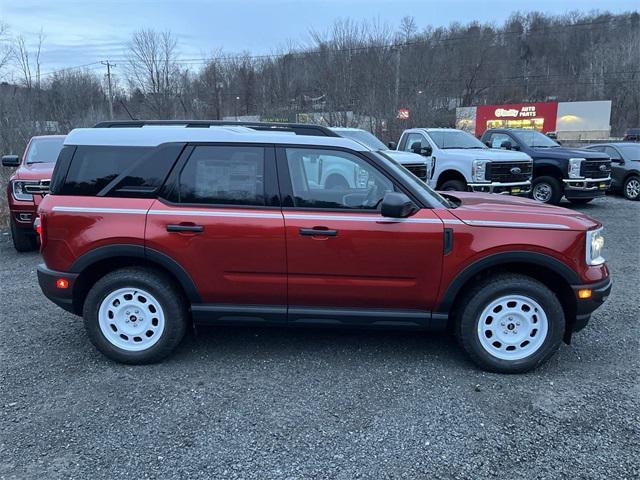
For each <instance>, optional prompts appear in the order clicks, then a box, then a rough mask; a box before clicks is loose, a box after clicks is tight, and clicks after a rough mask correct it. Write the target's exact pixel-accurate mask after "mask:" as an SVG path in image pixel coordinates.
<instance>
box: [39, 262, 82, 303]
mask: <svg viewBox="0 0 640 480" xmlns="http://www.w3.org/2000/svg"><path fill="white" fill-rule="evenodd" d="M78 275H79V274H77V273H68V272H57V271H55V270H51V269H49V268H47V266H46V265H45V264H44V263H41V264H40V265H38V283H39V284H40V289H41V290H42V293H44V295H45V297H47V298H48V299H49V300H51V301H52V302H53V303H55V304H56V305H58V306H59V307H61V308H64V309H65V310H66V311H67V312H71V313H77V312H76V311H75V309H74V305H73V287H74V285H75V283H76V280H77V279H78ZM61 279H64V280H66V281H67V287H66V288H59V287H58V281H59V280H61Z"/></svg>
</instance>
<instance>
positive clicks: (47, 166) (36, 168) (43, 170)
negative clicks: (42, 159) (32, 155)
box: [14, 162, 56, 180]
mask: <svg viewBox="0 0 640 480" xmlns="http://www.w3.org/2000/svg"><path fill="white" fill-rule="evenodd" d="M55 166H56V164H55V162H50V163H49V162H47V163H29V164H27V163H23V164H22V165H20V167H19V168H18V170H16V173H15V177H14V178H15V179H16V180H48V179H50V178H51V175H52V174H53V167H55Z"/></svg>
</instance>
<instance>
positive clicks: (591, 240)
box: [587, 228, 604, 265]
mask: <svg viewBox="0 0 640 480" xmlns="http://www.w3.org/2000/svg"><path fill="white" fill-rule="evenodd" d="M603 248H604V236H603V235H602V228H598V229H597V230H589V231H588V232H587V265H602V264H603V263H604V257H603V256H602V249H603Z"/></svg>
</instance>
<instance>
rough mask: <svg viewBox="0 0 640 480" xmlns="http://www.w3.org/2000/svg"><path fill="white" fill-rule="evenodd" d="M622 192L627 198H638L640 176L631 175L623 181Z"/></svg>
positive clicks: (639, 196) (639, 195) (639, 197)
mask: <svg viewBox="0 0 640 480" xmlns="http://www.w3.org/2000/svg"><path fill="white" fill-rule="evenodd" d="M622 194H623V195H624V198H626V199H627V200H640V177H636V176H635V175H634V176H631V177H629V178H627V179H626V180H625V181H624V185H623V186H622Z"/></svg>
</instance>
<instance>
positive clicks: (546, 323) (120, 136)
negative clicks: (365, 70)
mask: <svg viewBox="0 0 640 480" xmlns="http://www.w3.org/2000/svg"><path fill="white" fill-rule="evenodd" d="M338 163H341V164H342V167H341V168H342V169H343V170H345V171H347V170H348V171H349V172H351V173H350V175H351V176H352V178H351V179H350V182H349V185H345V186H342V187H340V188H328V187H326V186H325V184H324V183H323V182H321V181H320V179H321V178H323V169H324V168H325V167H326V165H331V166H332V167H335V166H336V164H338ZM39 214H40V218H41V226H42V228H41V245H42V247H41V251H42V256H43V257H44V261H45V264H43V265H40V267H39V268H38V279H39V282H40V286H41V288H42V291H43V292H44V294H45V295H46V296H47V297H48V298H49V299H51V300H52V301H53V302H55V303H56V304H58V305H60V306H61V307H62V308H64V309H66V310H68V311H70V312H73V313H75V314H77V315H82V316H83V317H84V324H85V327H86V330H87V332H88V335H89V338H90V339H91V341H92V342H93V343H94V345H95V346H96V347H97V348H98V349H99V350H100V351H101V352H102V353H104V354H105V355H106V356H108V357H110V358H112V359H115V360H117V361H120V362H124V363H148V362H154V361H158V360H160V359H162V358H164V357H166V356H167V355H168V354H169V353H170V352H171V351H172V350H173V349H174V348H175V347H176V346H177V345H178V344H179V343H180V341H181V339H182V337H183V335H184V333H185V330H186V329H187V328H188V327H189V325H190V324H191V322H195V323H198V324H208V325H214V324H215V325H219V324H228V325H240V324H251V325H289V326H309V325H314V326H349V327H354V326H355V327H374V328H375V327H380V328H393V327H400V328H413V329H422V330H434V329H435V330H438V329H445V328H447V327H450V328H451V329H452V330H453V331H455V333H456V335H457V337H458V338H459V340H460V342H461V344H462V346H463V347H464V349H465V350H466V351H467V352H468V354H469V355H470V357H471V358H472V359H473V360H474V361H475V362H476V363H477V364H479V365H480V366H482V367H483V368H486V369H489V370H493V371H501V372H522V371H526V370H529V369H531V368H533V367H535V366H537V365H539V364H540V363H541V362H543V361H545V360H546V359H547V358H549V357H550V356H551V355H552V354H553V353H554V352H555V351H556V350H557V348H558V346H559V344H560V342H561V341H562V339H564V340H565V341H567V342H568V341H569V340H570V338H571V334H572V332H575V331H577V330H580V329H581V328H583V327H584V326H585V325H586V324H587V321H588V320H589V318H590V314H591V313H592V312H593V311H594V310H595V309H596V308H597V307H598V306H600V305H601V304H602V302H603V301H604V300H605V298H606V297H607V296H608V294H609V291H610V289H611V282H610V279H609V272H608V269H607V266H606V264H605V261H604V259H603V258H602V256H601V250H602V246H603V242H604V240H603V237H602V229H601V225H600V224H599V223H598V222H597V221H595V220H593V219H591V218H589V217H588V216H586V215H584V214H582V213H577V212H573V211H570V210H566V209H563V208H558V207H553V206H547V205H541V204H539V203H536V202H534V201H531V200H527V199H519V198H513V197H502V196H498V195H491V194H473V193H458V192H456V193H455V195H448V194H447V195H446V196H442V195H440V194H438V193H436V192H434V191H433V190H431V189H430V188H429V187H428V186H427V185H425V184H424V183H423V182H421V181H420V180H419V179H418V178H417V177H415V176H413V175H412V174H411V173H409V172H408V171H407V170H405V169H404V168H402V167H401V166H400V165H399V164H397V163H396V162H394V161H393V160H391V159H389V158H388V157H386V156H384V155H382V154H380V153H378V152H375V151H371V150H370V149H368V148H367V147H365V146H363V145H362V144H360V143H357V142H354V141H352V140H349V139H346V138H336V137H320V136H308V135H307V136H305V135H295V134H291V133H281V132H265V131H256V130H253V129H251V128H243V127H221V126H218V127H212V128H178V127H155V126H154V127H153V128H94V129H78V130H74V131H72V132H71V133H70V134H69V135H68V136H67V138H66V140H65V146H64V148H63V150H62V152H61V154H60V157H59V159H58V163H57V165H56V169H55V172H54V175H53V179H52V184H51V194H50V195H47V196H46V197H45V198H44V200H43V201H42V203H41V204H40V209H39Z"/></svg>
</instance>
